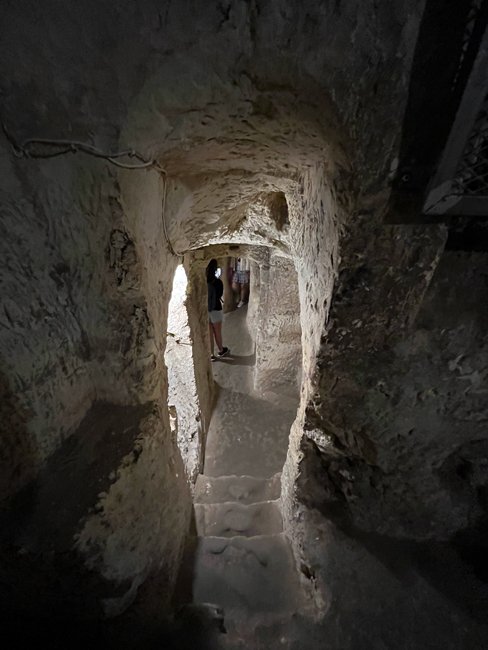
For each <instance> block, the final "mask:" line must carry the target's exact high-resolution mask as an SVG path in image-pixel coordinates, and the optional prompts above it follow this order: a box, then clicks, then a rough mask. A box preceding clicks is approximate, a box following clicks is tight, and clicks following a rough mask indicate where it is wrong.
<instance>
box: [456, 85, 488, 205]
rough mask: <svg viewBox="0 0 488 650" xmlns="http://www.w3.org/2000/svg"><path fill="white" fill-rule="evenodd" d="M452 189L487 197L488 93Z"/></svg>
mask: <svg viewBox="0 0 488 650" xmlns="http://www.w3.org/2000/svg"><path fill="white" fill-rule="evenodd" d="M452 189H453V193H455V194H466V195H469V196H478V197H479V196H487V197H488V94H487V95H486V96H485V99H484V101H483V104H482V105H481V108H480V111H479V113H478V115H477V117H476V120H475V123H474V124H473V128H472V129H471V132H470V134H469V137H468V140H467V142H466V146H465V148H464V151H463V154H462V157H461V160H460V162H459V166H458V168H457V170H456V174H455V177H454V179H453V188H452Z"/></svg>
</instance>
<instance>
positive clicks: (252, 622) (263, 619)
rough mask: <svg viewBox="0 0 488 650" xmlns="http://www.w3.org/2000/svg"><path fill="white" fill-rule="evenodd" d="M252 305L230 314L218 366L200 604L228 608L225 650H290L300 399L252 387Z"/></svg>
mask: <svg viewBox="0 0 488 650" xmlns="http://www.w3.org/2000/svg"><path fill="white" fill-rule="evenodd" d="M246 311H247V308H243V309H240V310H238V311H236V312H232V313H230V314H228V315H227V316H226V321H225V324H224V337H225V340H226V344H227V345H229V347H230V348H231V351H232V355H231V357H229V358H228V359H225V360H219V361H217V362H216V363H215V364H214V376H215V380H216V382H217V384H218V387H219V394H218V398H217V403H216V408H215V411H214V414H213V417H212V422H211V425H210V429H209V433H208V440H207V446H206V458H205V466H204V474H203V475H200V476H199V478H198V480H197V484H196V492H195V520H196V531H197V534H198V543H197V550H196V554H195V560H194V580H193V600H194V602H195V603H204V602H207V603H214V604H216V605H219V606H221V607H222V608H223V609H224V612H225V625H226V628H227V635H226V638H225V647H228V648H250V647H252V648H261V647H262V648H271V647H277V648H288V647H291V646H289V645H288V640H287V638H286V636H284V634H285V633H284V632H283V624H284V623H285V622H288V621H289V620H290V617H291V616H292V614H293V613H294V612H296V611H297V610H298V609H299V608H301V606H300V602H301V597H300V585H299V578H298V575H297V573H296V569H295V564H294V560H293V557H292V554H291V550H290V547H289V544H288V542H287V540H286V538H285V536H284V534H283V527H282V520H281V512H280V502H279V497H280V473H281V469H282V467H283V463H284V461H285V456H286V451H287V444H288V434H289V430H290V426H291V423H292V421H293V418H294V416H295V413H296V409H295V408H294V407H295V406H296V404H294V403H292V402H291V401H290V400H288V402H283V403H281V404H279V403H278V404H277V400H276V399H274V400H273V403H272V402H271V401H269V400H268V399H263V398H262V395H259V396H258V395H256V394H254V393H253V391H252V389H251V386H252V381H251V379H252V377H251V373H252V370H253V366H252V359H253V356H254V350H253V342H252V339H251V337H250V335H249V332H248V331H247V326H246V320H245V318H246Z"/></svg>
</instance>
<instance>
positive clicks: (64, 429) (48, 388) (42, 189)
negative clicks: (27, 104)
mask: <svg viewBox="0 0 488 650" xmlns="http://www.w3.org/2000/svg"><path fill="white" fill-rule="evenodd" d="M1 171H2V177H3V184H2V187H3V189H2V206H1V210H2V219H1V224H2V241H1V246H2V259H3V260H4V265H3V270H2V275H1V283H2V288H1V290H2V302H3V309H2V316H1V318H2V336H1V341H0V353H1V359H2V376H3V380H2V392H3V395H4V399H3V400H2V410H3V409H5V413H2V429H3V431H2V437H1V441H2V442H1V444H2V454H1V459H2V461H1V462H2V472H1V475H2V486H1V487H2V489H1V493H0V496H1V497H2V498H3V497H5V496H8V495H9V494H12V492H14V491H15V490H16V489H18V488H19V487H20V486H22V485H23V484H25V482H26V481H27V480H28V479H29V478H32V477H33V476H34V475H35V473H36V471H37V470H38V469H39V467H40V466H41V465H42V463H43V462H44V461H45V460H46V458H48V457H49V455H50V454H52V453H53V451H54V450H55V449H56V448H57V447H58V446H59V444H60V443H61V441H62V440H63V438H65V437H66V436H68V435H69V434H70V433H71V432H72V431H73V430H74V429H75V428H76V426H77V425H78V424H79V422H80V420H81V418H82V416H83V414H84V412H85V411H86V409H87V408H88V407H89V406H90V404H91V402H92V401H93V400H94V399H95V396H96V382H97V380H98V379H101V380H102V381H103V374H102V372H99V370H100V368H101V367H102V366H103V365H104V361H105V359H102V358H100V357H99V355H98V351H97V350H96V349H94V343H95V336H96V337H97V338H98V340H106V341H107V343H108V340H109V333H110V334H111V327H110V320H111V318H112V316H111V314H110V312H111V311H112V312H113V314H114V316H115V314H117V313H119V314H123V312H124V308H125V305H124V302H125V301H124V299H123V298H122V300H120V299H119V298H118V296H117V293H116V291H112V292H111V291H110V287H111V286H112V287H117V282H118V280H117V272H118V270H117V269H116V268H115V263H114V264H113V265H112V264H111V261H110V254H109V251H110V249H111V230H112V229H111V226H110V222H111V221H112V211H113V212H114V213H115V215H116V216H115V220H116V218H117V214H118V213H119V212H120V210H119V206H118V202H117V188H116V181H115V178H114V176H113V174H112V173H111V172H110V170H108V169H107V168H106V167H105V166H104V165H103V164H101V163H98V162H95V163H92V164H87V163H86V161H84V163H83V162H82V161H79V160H77V161H73V162H72V164H70V165H66V163H65V162H62V161H60V160H55V161H43V162H36V161H25V160H18V159H16V158H15V157H14V156H13V155H12V154H11V151H10V148H9V147H8V145H7V143H6V142H5V140H4V139H3V140H2V156H1ZM102 242H103V243H102ZM100 243H102V244H101V250H100ZM97 254H98V256H99V263H100V268H101V271H102V272H101V273H99V274H94V273H93V270H92V269H91V268H90V262H91V260H92V259H94V258H95V257H96V256H97ZM128 266H130V267H131V271H132V274H131V275H129V277H128V278H126V282H127V284H130V285H132V284H134V283H135V284H136V285H137V278H135V277H134V276H137V260H135V259H132V260H131V261H130V262H129V264H128ZM105 287H108V288H109V289H108V292H109V294H111V295H110V298H111V302H112V304H111V305H110V306H109V305H108V304H107V302H108V296H107V298H105V299H101V295H103V294H104V293H105ZM136 292H137V287H136ZM85 303H86V304H85ZM127 336H130V333H127V334H126V337H127ZM123 345H124V341H123V340H120V339H118V340H117V339H116V338H115V337H114V339H113V340H112V341H111V345H107V346H106V347H105V354H106V355H107V356H111V352H112V349H113V348H117V347H118V346H120V347H123ZM104 356H105V355H104ZM105 358H106V357H105ZM129 363H130V361H129ZM114 382H115V385H114V389H115V390H114V392H119V393H121V394H126V393H127V388H126V387H124V386H123V384H122V383H121V382H119V381H118V378H115V380H114Z"/></svg>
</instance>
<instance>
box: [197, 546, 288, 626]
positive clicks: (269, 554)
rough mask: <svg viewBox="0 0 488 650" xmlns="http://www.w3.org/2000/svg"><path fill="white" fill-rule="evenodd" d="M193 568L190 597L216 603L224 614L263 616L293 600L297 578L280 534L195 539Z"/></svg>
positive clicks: (199, 600)
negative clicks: (191, 594)
mask: <svg viewBox="0 0 488 650" xmlns="http://www.w3.org/2000/svg"><path fill="white" fill-rule="evenodd" d="M193 567H194V574H193V602H195V603H215V604H216V605H220V606H221V607H223V609H224V610H225V612H226V615H227V616H231V617H234V618H235V617H236V616H237V617H241V616H247V617H250V616H252V615H253V614H258V615H259V616H262V617H265V618H267V617H268V616H269V615H271V614H275V615H278V614H280V613H281V614H283V613H284V612H292V611H295V610H296V607H297V605H298V602H297V601H298V599H299V594H300V585H299V578H298V575H297V572H296V569H295V563H294V559H293V556H292V553H291V549H290V547H289V544H288V541H287V540H286V538H285V536H284V535H283V534H279V535H261V536H256V537H231V538H224V537H205V538H200V539H199V540H198V544H197V548H196V551H195V556H194V565H193Z"/></svg>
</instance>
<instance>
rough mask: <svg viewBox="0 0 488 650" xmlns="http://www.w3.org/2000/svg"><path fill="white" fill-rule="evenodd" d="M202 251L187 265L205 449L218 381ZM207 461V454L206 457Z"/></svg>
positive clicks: (195, 363) (192, 338) (196, 375)
mask: <svg viewBox="0 0 488 650" xmlns="http://www.w3.org/2000/svg"><path fill="white" fill-rule="evenodd" d="M199 257H200V251H197V252H196V253H190V254H188V255H186V256H185V269H186V273H187V277H188V288H187V298H186V307H187V310H188V323H189V326H190V332H191V340H192V342H193V361H194V368H195V381H196V386H197V393H198V397H199V402H200V412H201V418H202V420H201V427H202V432H203V433H202V440H203V443H202V444H203V451H205V440H206V435H207V431H208V427H209V424H210V418H211V415H212V407H213V401H214V381H213V374H212V368H211V366H210V363H211V362H210V347H209V339H208V310H207V284H206V280H205V266H206V262H202V260H201V259H196V258H199ZM202 463H203V458H202Z"/></svg>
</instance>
